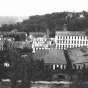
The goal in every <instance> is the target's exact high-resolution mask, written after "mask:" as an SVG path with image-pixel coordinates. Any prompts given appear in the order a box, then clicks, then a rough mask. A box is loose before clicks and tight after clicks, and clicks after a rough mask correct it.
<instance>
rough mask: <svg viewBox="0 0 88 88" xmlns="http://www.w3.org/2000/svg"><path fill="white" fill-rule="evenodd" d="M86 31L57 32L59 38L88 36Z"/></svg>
mask: <svg viewBox="0 0 88 88" xmlns="http://www.w3.org/2000/svg"><path fill="white" fill-rule="evenodd" d="M85 34H86V33H85V31H56V35H59V36H61V35H62V36H86V35H85Z"/></svg>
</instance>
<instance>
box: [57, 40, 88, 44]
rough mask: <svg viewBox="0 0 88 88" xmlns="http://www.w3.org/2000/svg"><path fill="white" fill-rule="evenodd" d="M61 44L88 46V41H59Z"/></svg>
mask: <svg viewBox="0 0 88 88" xmlns="http://www.w3.org/2000/svg"><path fill="white" fill-rule="evenodd" d="M57 42H58V43H59V44H88V41H70V40H58V41H57Z"/></svg>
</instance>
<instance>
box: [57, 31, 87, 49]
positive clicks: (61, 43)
mask: <svg viewBox="0 0 88 88" xmlns="http://www.w3.org/2000/svg"><path fill="white" fill-rule="evenodd" d="M55 44H56V48H58V49H68V48H75V47H83V46H87V47H88V36H86V35H85V32H84V31H56V35H55Z"/></svg>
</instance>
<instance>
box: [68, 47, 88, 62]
mask: <svg viewBox="0 0 88 88" xmlns="http://www.w3.org/2000/svg"><path fill="white" fill-rule="evenodd" d="M68 55H69V56H70V59H71V61H72V63H73V64H78V63H88V48H86V47H78V48H74V49H69V50H68Z"/></svg>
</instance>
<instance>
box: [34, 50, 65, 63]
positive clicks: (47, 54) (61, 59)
mask: <svg viewBox="0 0 88 88" xmlns="http://www.w3.org/2000/svg"><path fill="white" fill-rule="evenodd" d="M33 58H34V59H42V58H43V59H44V61H45V63H49V64H66V59H65V55H64V52H63V50H59V49H58V50H57V49H55V50H51V49H50V50H48V49H38V50H37V51H36V52H35V54H34V56H33Z"/></svg>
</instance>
